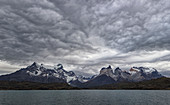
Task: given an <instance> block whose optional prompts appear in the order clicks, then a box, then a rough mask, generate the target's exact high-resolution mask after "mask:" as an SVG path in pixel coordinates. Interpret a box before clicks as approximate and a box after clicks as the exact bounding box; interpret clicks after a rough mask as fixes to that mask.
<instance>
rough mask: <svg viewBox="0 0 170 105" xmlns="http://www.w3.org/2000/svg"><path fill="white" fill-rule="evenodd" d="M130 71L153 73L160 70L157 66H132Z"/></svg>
mask: <svg viewBox="0 0 170 105" xmlns="http://www.w3.org/2000/svg"><path fill="white" fill-rule="evenodd" d="M130 71H133V72H145V73H152V72H158V71H157V70H156V69H155V68H148V67H132V68H131V69H130Z"/></svg>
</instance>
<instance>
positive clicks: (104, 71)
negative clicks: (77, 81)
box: [99, 65, 113, 76]
mask: <svg viewBox="0 0 170 105" xmlns="http://www.w3.org/2000/svg"><path fill="white" fill-rule="evenodd" d="M99 75H107V76H112V75H113V69H112V67H111V66H110V65H109V66H108V67H106V68H105V67H103V68H102V69H101V70H100V74H99Z"/></svg>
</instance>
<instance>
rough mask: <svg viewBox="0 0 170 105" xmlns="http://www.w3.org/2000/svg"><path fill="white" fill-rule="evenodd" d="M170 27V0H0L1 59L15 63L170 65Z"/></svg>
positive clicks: (91, 68)
mask: <svg viewBox="0 0 170 105" xmlns="http://www.w3.org/2000/svg"><path fill="white" fill-rule="evenodd" d="M169 33H170V1H169V0H149V1H148V0H140V1H137V0H0V48H1V49H0V60H2V61H1V62H6V63H9V64H13V65H22V66H23V65H27V64H30V63H31V62H33V61H37V62H40V63H45V64H50V65H54V64H57V63H62V64H63V65H64V66H65V67H66V68H67V69H68V70H74V71H78V72H84V73H92V74H95V73H97V71H98V70H99V69H100V68H101V67H102V66H106V65H108V64H111V65H113V66H114V67H116V66H121V67H122V68H124V69H127V68H128V69H129V67H130V66H150V67H155V68H157V69H158V70H162V71H167V70H170V69H169V67H170V64H169V55H170V34H169ZM0 67H1V69H4V66H3V67H2V66H0Z"/></svg>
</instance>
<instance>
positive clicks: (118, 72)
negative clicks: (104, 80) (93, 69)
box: [114, 67, 122, 75]
mask: <svg viewBox="0 0 170 105" xmlns="http://www.w3.org/2000/svg"><path fill="white" fill-rule="evenodd" d="M121 72H122V70H121V69H120V68H119V67H117V68H116V69H115V71H114V74H115V75H120V74H121Z"/></svg>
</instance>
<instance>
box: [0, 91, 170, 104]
mask: <svg viewBox="0 0 170 105" xmlns="http://www.w3.org/2000/svg"><path fill="white" fill-rule="evenodd" d="M0 105H170V91H166V90H25V91H21V90H20V91H14V90H13V91H0Z"/></svg>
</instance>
